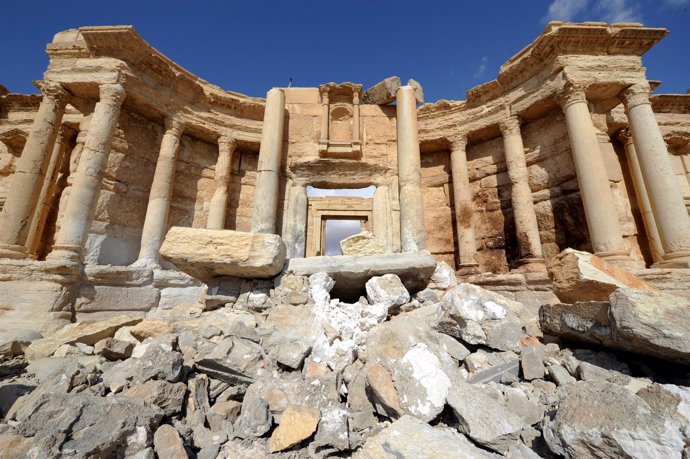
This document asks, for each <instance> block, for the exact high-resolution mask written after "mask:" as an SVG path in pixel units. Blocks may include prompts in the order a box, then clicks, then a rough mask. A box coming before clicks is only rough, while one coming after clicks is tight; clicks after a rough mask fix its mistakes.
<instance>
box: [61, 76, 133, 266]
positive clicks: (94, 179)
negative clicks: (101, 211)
mask: <svg viewBox="0 0 690 459" xmlns="http://www.w3.org/2000/svg"><path fill="white" fill-rule="evenodd" d="M124 98H125V90H124V88H123V87H122V86H121V85H120V84H103V85H101V86H100V100H99V102H98V103H97V104H96V107H95V108H94V112H93V115H91V121H90V122H89V130H88V135H87V137H86V141H85V144H84V149H83V150H82V152H81V158H80V159H79V165H78V166H77V172H76V175H75V177H74V183H73V185H72V189H71V191H70V195H69V199H68V201H67V206H66V208H65V214H64V216H63V219H62V226H61V227H60V232H59V233H58V236H57V238H56V243H55V244H54V245H53V251H52V252H51V253H50V255H48V258H49V259H53V260H65V261H72V262H78V261H82V260H83V256H84V245H85V244H86V239H87V238H88V236H89V230H90V229H91V222H92V221H93V215H94V212H95V211H96V204H97V203H98V195H99V193H100V191H101V182H102V180H103V173H104V172H105V166H106V163H107V161H108V155H109V154H110V144H111V142H112V140H113V135H114V133H115V128H116V126H117V122H118V118H119V117H120V106H121V105H122V101H123V100H124Z"/></svg>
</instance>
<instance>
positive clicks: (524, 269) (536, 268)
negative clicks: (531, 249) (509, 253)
mask: <svg viewBox="0 0 690 459" xmlns="http://www.w3.org/2000/svg"><path fill="white" fill-rule="evenodd" d="M517 264H518V266H517V268H515V271H517V272H520V273H545V272H546V264H544V259H543V258H542V257H525V258H521V259H519V260H518V262H517Z"/></svg>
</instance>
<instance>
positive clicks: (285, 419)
mask: <svg viewBox="0 0 690 459" xmlns="http://www.w3.org/2000/svg"><path fill="white" fill-rule="evenodd" d="M320 419H321V412H320V411H319V410H318V409H317V408H309V407H306V406H299V405H290V406H288V407H287V408H286V409H285V411H284V412H283V415H282V416H281V421H280V425H279V426H278V427H277V428H276V430H275V431H273V434H272V435H271V438H269V440H268V447H269V449H270V450H271V452H272V453H275V452H277V451H283V450H286V449H288V448H291V447H293V446H295V445H296V444H298V443H300V442H301V441H303V440H306V439H307V438H309V437H310V436H311V435H312V434H313V433H314V432H315V431H316V427H317V426H318V425H319V420H320Z"/></svg>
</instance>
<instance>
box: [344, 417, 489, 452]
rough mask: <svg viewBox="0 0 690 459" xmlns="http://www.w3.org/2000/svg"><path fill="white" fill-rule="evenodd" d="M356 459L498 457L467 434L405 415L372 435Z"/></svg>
mask: <svg viewBox="0 0 690 459" xmlns="http://www.w3.org/2000/svg"><path fill="white" fill-rule="evenodd" d="M353 457H354V458H355V459H375V458H376V459H378V458H386V459H388V458H391V459H392V458H395V459H420V458H451V457H458V458H476V459H498V458H499V457H502V456H499V455H497V454H492V453H490V452H488V451H485V450H483V449H480V448H477V447H476V446H474V445H473V444H472V442H470V441H469V440H467V438H465V436H464V435H462V434H460V433H458V432H457V431H455V430H451V429H448V428H439V427H431V426H430V425H429V424H427V423H426V422H424V421H420V420H419V419H416V418H414V417H412V416H403V417H401V418H400V419H398V420H397V421H395V422H394V423H392V424H391V425H390V426H388V427H386V428H385V429H383V430H382V431H381V432H379V433H378V434H376V435H374V436H372V437H369V439H367V441H366V443H365V444H364V446H363V447H362V448H361V450H360V451H358V452H357V453H355V455H354V456H353Z"/></svg>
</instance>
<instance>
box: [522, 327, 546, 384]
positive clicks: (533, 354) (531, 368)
mask: <svg viewBox="0 0 690 459" xmlns="http://www.w3.org/2000/svg"><path fill="white" fill-rule="evenodd" d="M520 344H521V345H522V351H521V352H520V367H521V368H522V377H523V378H525V379H526V380H528V381H531V380H533V379H544V374H545V372H546V368H544V346H543V345H542V344H541V343H540V342H539V340H537V339H536V338H533V337H532V338H526V339H523V340H521V342H520Z"/></svg>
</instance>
